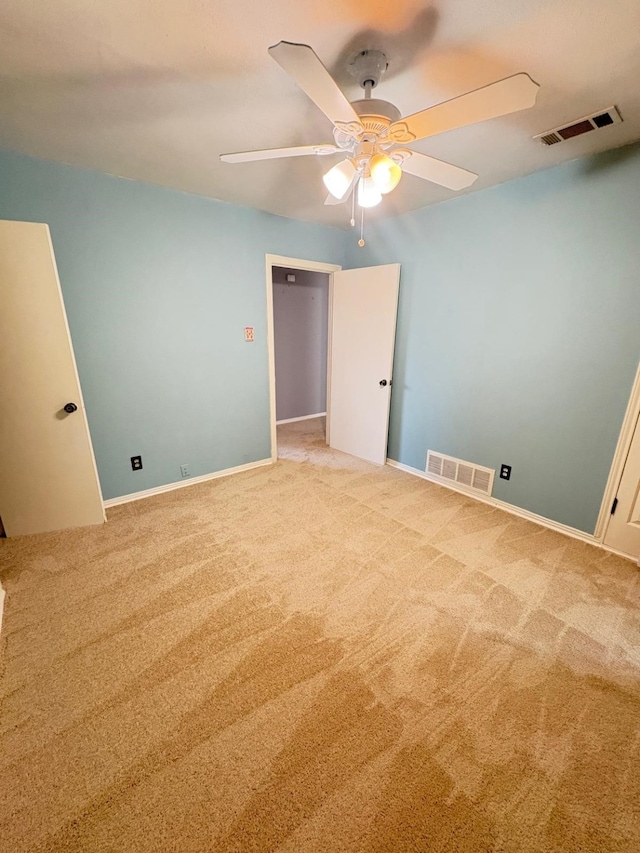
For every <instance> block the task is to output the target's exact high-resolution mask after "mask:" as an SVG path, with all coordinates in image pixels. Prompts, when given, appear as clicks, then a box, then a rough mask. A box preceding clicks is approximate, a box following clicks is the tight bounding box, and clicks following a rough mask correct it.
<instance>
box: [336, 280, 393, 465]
mask: <svg viewBox="0 0 640 853" xmlns="http://www.w3.org/2000/svg"><path fill="white" fill-rule="evenodd" d="M399 284H400V264H387V265H385V266H380V267H365V268H363V269H357V270H342V271H340V272H335V273H334V274H333V304H332V320H331V373H330V392H329V401H330V403H329V415H328V417H329V423H328V439H329V444H330V446H331V447H333V448H335V449H336V450H342V451H344V452H345V453H350V454H351V455H352V456H359V457H360V458H361V459H367V460H368V461H369V462H375V463H377V464H378V465H383V464H384V463H385V461H386V458H387V436H388V432H389V403H390V400H391V372H392V370H393V349H394V345H395V339H396V314H397V309H398V287H399Z"/></svg>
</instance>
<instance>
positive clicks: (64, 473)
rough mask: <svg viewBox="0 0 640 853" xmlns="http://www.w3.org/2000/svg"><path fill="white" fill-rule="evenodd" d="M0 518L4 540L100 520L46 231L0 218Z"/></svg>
mask: <svg viewBox="0 0 640 853" xmlns="http://www.w3.org/2000/svg"><path fill="white" fill-rule="evenodd" d="M0 306H1V310H0V375H2V394H1V395H0V470H1V471H2V476H1V477H0V517H1V518H2V524H3V526H4V529H5V533H6V535H7V536H19V535H22V534H25V533H43V532H45V531H48V530H61V529H64V528H68V527H81V526H84V525H89V524H100V523H102V522H103V521H104V509H103V504H102V494H101V492H100V484H99V482H98V474H97V471H96V466H95V460H94V457H93V448H92V446H91V439H90V437H89V427H88V424H87V419H86V415H85V411H84V404H83V402H82V395H81V393H80V384H79V381H78V374H77V372H76V363H75V359H74V356H73V350H72V347H71V338H70V336H69V328H68V326H67V317H66V314H65V311H64V305H63V301H62V292H61V290H60V283H59V281H58V272H57V269H56V263H55V258H54V254H53V247H52V245H51V237H50V235H49V227H48V226H47V225H41V224H38V223H32V222H6V221H0Z"/></svg>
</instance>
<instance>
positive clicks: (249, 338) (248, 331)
mask: <svg viewBox="0 0 640 853" xmlns="http://www.w3.org/2000/svg"><path fill="white" fill-rule="evenodd" d="M244 339H245V341H246V342H247V343H248V344H251V343H253V341H254V340H255V338H254V335H253V326H245V327H244Z"/></svg>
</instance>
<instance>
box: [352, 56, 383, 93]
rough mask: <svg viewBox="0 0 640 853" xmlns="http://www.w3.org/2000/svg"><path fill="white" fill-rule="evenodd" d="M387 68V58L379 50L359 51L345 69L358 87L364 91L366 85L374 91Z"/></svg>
mask: <svg viewBox="0 0 640 853" xmlns="http://www.w3.org/2000/svg"><path fill="white" fill-rule="evenodd" d="M388 67H389V63H388V62H387V57H386V56H385V55H384V53H383V52H382V51H381V50H361V51H360V53H358V54H356V56H354V58H353V59H352V60H351V62H349V64H348V66H347V69H348V71H349V74H350V75H351V77H353V79H354V80H355V81H356V83H357V84H358V86H360V87H361V88H363V89H365V91H366V89H367V84H370V87H371V88H372V89H375V87H376V86H377V85H378V83H379V82H380V78H381V77H382V75H383V74H384V72H385V71H386V70H387V68H388Z"/></svg>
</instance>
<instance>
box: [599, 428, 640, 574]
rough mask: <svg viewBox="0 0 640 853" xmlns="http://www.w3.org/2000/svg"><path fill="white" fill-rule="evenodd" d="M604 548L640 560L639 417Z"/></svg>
mask: <svg viewBox="0 0 640 853" xmlns="http://www.w3.org/2000/svg"><path fill="white" fill-rule="evenodd" d="M604 544H605V545H609V546H610V547H611V548H615V549H616V551H622V552H623V553H624V554H628V555H629V556H630V557H635V558H636V559H639V558H640V417H639V418H638V420H637V422H636V428H635V431H634V434H633V438H632V440H631V447H630V448H629V455H628V456H627V461H626V462H625V465H624V470H623V472H622V478H621V480H620V485H619V487H618V494H617V495H616V499H615V510H614V512H613V513H612V515H611V518H610V520H609V524H608V526H607V532H606V534H605V537H604Z"/></svg>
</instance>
